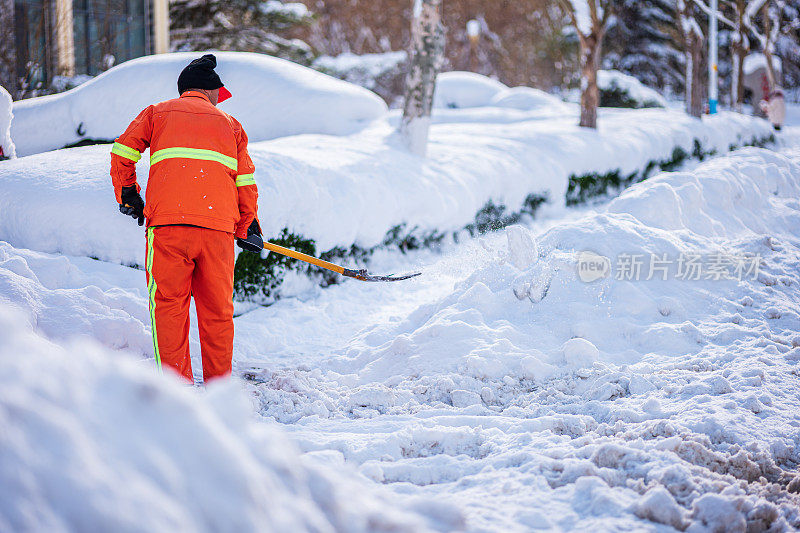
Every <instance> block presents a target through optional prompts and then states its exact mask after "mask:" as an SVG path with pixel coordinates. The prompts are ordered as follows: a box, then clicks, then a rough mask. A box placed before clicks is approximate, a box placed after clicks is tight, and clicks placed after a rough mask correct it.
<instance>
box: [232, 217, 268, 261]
mask: <svg viewBox="0 0 800 533" xmlns="http://www.w3.org/2000/svg"><path fill="white" fill-rule="evenodd" d="M236 244H238V245H239V248H241V249H242V250H244V251H245V252H253V253H254V254H261V250H263V249H264V239H262V238H261V226H260V225H259V223H258V220H256V219H253V223H252V224H250V227H249V228H247V238H246V239H240V238H238V237H237V238H236Z"/></svg>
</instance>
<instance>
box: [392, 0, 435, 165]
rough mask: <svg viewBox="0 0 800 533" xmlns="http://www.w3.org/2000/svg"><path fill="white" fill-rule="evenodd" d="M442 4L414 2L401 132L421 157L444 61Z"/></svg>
mask: <svg viewBox="0 0 800 533" xmlns="http://www.w3.org/2000/svg"><path fill="white" fill-rule="evenodd" d="M441 3H442V0H415V2H414V11H413V18H412V22H411V46H410V49H409V58H410V61H409V69H408V74H407V75H406V90H405V103H404V105H403V118H402V120H401V121H400V128H399V132H400V138H401V139H402V140H403V142H404V144H405V145H406V146H407V147H408V149H409V150H410V151H411V152H412V153H414V154H417V155H419V156H421V157H424V156H425V154H426V153H427V147H428V130H429V128H430V122H431V108H432V107H433V91H434V89H435V88H436V76H437V74H438V73H439V70H440V69H441V67H442V63H443V59H444V27H443V26H442V23H441V13H440V10H439V8H440V7H441Z"/></svg>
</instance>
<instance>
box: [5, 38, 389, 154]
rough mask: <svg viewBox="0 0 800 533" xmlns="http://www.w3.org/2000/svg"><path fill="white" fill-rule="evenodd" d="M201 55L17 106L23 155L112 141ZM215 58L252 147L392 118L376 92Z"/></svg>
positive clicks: (172, 90)
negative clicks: (269, 140)
mask: <svg viewBox="0 0 800 533" xmlns="http://www.w3.org/2000/svg"><path fill="white" fill-rule="evenodd" d="M198 55H199V53H193V52H186V53H174V54H161V55H156V56H148V57H142V58H139V59H134V60H132V61H128V62H126V63H122V64H121V65H118V66H116V67H114V68H112V69H110V70H108V71H106V72H104V73H103V74H101V75H100V76H97V77H96V78H94V79H93V80H91V81H89V82H86V83H84V84H83V85H80V86H78V87H76V88H75V89H72V90H70V91H67V92H65V93H61V94H55V95H49V96H43V97H39V98H31V99H28V100H21V101H18V102H15V103H14V115H15V117H16V118H15V120H14V123H13V124H12V135H13V138H14V141H15V143H16V145H17V151H18V153H19V154H20V155H30V154H35V153H39V152H44V151H48V150H54V149H58V148H62V147H64V146H67V145H72V144H75V143H79V142H82V141H84V142H85V141H87V140H101V141H112V140H113V139H115V138H116V137H117V136H119V135H120V134H121V133H122V132H123V131H124V130H125V128H126V127H127V126H128V124H129V123H130V121H131V120H133V119H134V118H135V117H136V115H138V114H139V112H140V111H141V110H142V109H144V108H145V107H147V106H148V105H150V104H153V103H156V102H160V101H163V100H168V99H170V98H175V97H176V96H177V89H176V84H177V79H178V75H179V74H180V72H181V70H182V69H183V68H184V67H185V66H186V65H187V64H189V62H190V61H191V60H192V59H195V58H196V57H197V56H198ZM216 56H217V62H218V63H217V65H218V66H217V72H219V75H220V77H221V78H222V81H223V83H225V86H226V87H227V88H228V89H230V91H231V92H232V93H233V98H231V99H230V100H228V101H226V102H224V103H222V104H220V109H222V110H223V111H226V112H228V113H230V114H232V115H233V116H235V117H236V118H238V119H239V120H240V121H241V123H242V125H243V126H244V128H245V130H246V131H247V134H248V136H249V138H250V141H251V142H255V141H260V140H265V139H272V138H275V137H284V136H287V135H295V134H300V133H328V134H333V135H345V134H348V133H353V132H354V131H357V130H358V129H360V128H363V127H364V126H365V125H366V124H367V123H369V122H371V121H372V120H374V119H376V118H378V117H381V116H383V115H384V114H385V112H386V104H385V103H384V102H383V101H382V100H381V99H380V98H379V97H378V96H377V95H375V94H374V93H372V92H370V91H368V90H366V89H364V88H362V87H358V86H356V85H353V84H350V83H346V82H344V81H341V80H337V79H335V78H333V77H331V76H326V75H325V74H322V73H320V72H316V71H314V70H312V69H310V68H306V67H303V66H300V65H297V64H294V63H291V62H289V61H285V60H282V59H277V58H274V57H269V56H266V55H263V54H252V53H245V52H217V53H216Z"/></svg>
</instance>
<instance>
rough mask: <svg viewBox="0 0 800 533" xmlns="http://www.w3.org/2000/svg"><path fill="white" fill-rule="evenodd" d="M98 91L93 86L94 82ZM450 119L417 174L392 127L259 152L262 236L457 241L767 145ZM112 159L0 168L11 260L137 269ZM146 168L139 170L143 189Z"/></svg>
mask: <svg viewBox="0 0 800 533" xmlns="http://www.w3.org/2000/svg"><path fill="white" fill-rule="evenodd" d="M90 83H91V82H90ZM567 109H571V113H570V114H557V115H553V114H552V113H550V110H549V109H544V110H534V111H525V112H523V111H519V110H516V109H505V108H481V109H477V110H475V109H472V110H455V109H450V110H441V111H442V112H443V114H442V116H439V117H434V118H435V122H436V123H435V124H433V126H432V127H431V143H430V147H429V157H428V158H427V159H426V160H424V161H421V160H420V159H418V158H416V157H413V156H412V155H410V154H409V153H408V152H407V151H406V150H404V149H402V148H399V147H396V146H394V145H393V144H392V142H391V139H392V135H393V132H394V130H393V128H392V127H391V124H390V123H378V124H375V125H374V126H373V127H371V128H369V129H368V130H366V131H364V132H361V133H359V134H357V135H353V136H349V137H333V136H322V135H303V136H293V137H284V138H281V139H276V140H272V141H268V142H261V143H251V144H250V154H251V156H252V157H253V160H254V162H255V166H256V173H255V178H256V182H257V183H258V186H259V190H260V198H261V201H260V209H261V212H260V214H259V220H260V221H261V226H262V228H263V229H264V231H265V234H266V235H277V234H279V233H280V231H281V230H282V229H283V228H289V229H290V230H291V231H292V232H294V233H295V234H297V235H302V236H303V237H305V238H308V239H314V240H315V241H316V243H317V249H318V250H321V251H324V250H329V249H331V248H333V247H335V246H342V247H345V248H348V247H349V246H350V245H351V244H353V243H357V244H359V245H360V246H363V247H371V246H374V245H377V244H380V243H381V242H382V241H383V238H384V236H385V235H386V233H387V231H388V230H390V229H391V228H392V227H394V226H397V225H400V224H403V223H406V224H408V227H409V228H411V227H414V226H418V227H419V231H420V232H422V233H425V232H431V231H457V230H460V229H462V228H463V227H464V226H465V225H466V224H469V223H472V222H474V220H475V214H476V213H477V212H478V211H479V210H480V209H481V208H483V207H484V206H485V205H486V202H487V201H488V200H490V199H491V200H493V201H494V202H495V204H502V205H505V206H506V207H507V209H508V210H509V211H516V210H518V209H519V208H520V207H521V206H522V205H523V202H524V201H525V198H526V197H527V196H528V195H529V194H531V193H537V194H541V195H543V196H547V197H548V198H549V201H550V206H551V208H552V209H558V208H559V207H561V206H563V204H564V198H565V195H566V189H567V183H568V178H569V176H570V175H571V174H575V175H583V174H586V173H589V172H606V171H610V170H614V169H619V170H620V172H621V174H623V175H627V174H629V173H631V172H636V171H640V170H641V169H643V168H645V166H647V164H648V163H649V162H650V161H652V160H654V159H655V160H663V159H669V158H670V157H672V152H673V150H674V149H675V147H676V146H680V147H682V149H683V150H685V151H686V152H687V153H691V151H692V150H693V145H694V140H695V139H698V140H699V142H700V143H701V144H702V146H703V147H704V149H706V150H711V149H715V150H717V151H719V152H724V151H726V150H727V149H728V147H729V146H730V145H731V144H742V143H743V142H745V141H749V140H750V139H752V138H753V137H759V138H761V137H764V136H767V135H770V134H771V133H772V129H771V126H770V125H769V123H767V122H766V121H763V120H760V119H756V118H753V117H748V116H744V115H740V114H736V113H726V112H723V113H720V114H718V115H715V116H714V117H704V118H703V120H702V121H698V120H696V119H693V118H691V117H688V116H687V115H686V114H684V113H681V112H679V111H667V110H656V109H651V110H640V111H639V110H637V111H630V110H616V109H613V110H612V109H608V110H603V111H602V115H601V121H600V130H599V131H594V130H590V129H587V128H579V127H578V126H577V119H576V117H577V115H578V110H577V108H576V107H574V106H573V107H570V106H568V105H567ZM108 152H109V147H108V146H88V147H82V148H75V149H69V150H60V151H57V152H51V153H44V154H37V155H34V156H29V157H24V158H18V159H16V160H12V161H6V162H4V163H3V164H2V165H0V184H1V185H0V240H5V241H7V242H9V243H11V244H12V245H14V246H16V247H21V248H30V249H34V250H39V251H43V252H51V253H53V252H58V253H64V254H68V255H73V256H92V257H98V258H100V259H103V260H108V261H113V262H117V263H122V264H139V265H141V264H142V262H143V261H142V255H143V247H142V246H143V245H142V230H141V228H139V227H138V226H136V224H132V223H131V220H130V218H129V217H125V216H122V215H120V213H119V211H118V207H117V204H116V203H115V202H114V197H113V193H112V188H111V179H110V178H109V175H108V172H109V170H108V169H109V158H110V156H109V153H108ZM147 173H148V165H147V157H144V158H143V159H142V161H140V162H139V165H138V175H139V183H140V184H141V185H143V186H146V179H147Z"/></svg>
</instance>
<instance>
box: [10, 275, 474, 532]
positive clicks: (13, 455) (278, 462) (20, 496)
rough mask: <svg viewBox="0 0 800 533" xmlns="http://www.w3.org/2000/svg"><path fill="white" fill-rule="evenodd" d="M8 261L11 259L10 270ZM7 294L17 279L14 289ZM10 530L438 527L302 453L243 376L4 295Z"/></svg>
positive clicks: (426, 509) (424, 507)
mask: <svg viewBox="0 0 800 533" xmlns="http://www.w3.org/2000/svg"><path fill="white" fill-rule="evenodd" d="M2 269H3V268H2V267H0V270H2ZM3 292H5V290H4V291H3ZM0 331H2V332H3V334H2V335H0V364H2V367H3V372H2V373H0V423H2V427H3V428H4V429H3V431H2V432H0V529H2V530H3V531H81V530H83V531H154V532H158V531H276V532H282V531H320V532H323V531H353V532H363V531H407V532H411V531H425V530H428V529H429V525H431V524H432V525H442V524H444V525H446V526H447V527H450V526H453V525H457V521H458V519H459V513H458V511H457V510H453V509H448V508H447V507H446V506H439V507H438V509H439V510H440V511H441V512H443V513H448V512H449V513H450V516H451V519H452V520H455V522H447V521H446V520H442V519H441V518H440V517H432V518H431V524H428V520H427V519H426V518H425V517H423V516H422V515H421V514H419V513H418V512H417V511H415V510H414V509H413V508H412V507H413V506H415V505H416V506H418V507H419V508H420V510H421V512H423V513H431V514H432V511H433V510H435V509H437V507H436V506H431V505H430V504H428V503H427V502H425V503H424V504H423V503H421V502H419V501H417V502H416V503H415V502H413V501H410V500H409V499H408V498H403V501H398V499H397V497H396V496H391V500H390V495H389V494H388V492H387V491H385V490H378V491H376V490H375V487H369V486H368V485H367V484H368V483H369V482H368V481H367V480H365V479H364V478H363V476H361V475H359V474H357V473H356V472H355V471H353V470H351V469H349V468H348V467H346V466H342V465H340V464H339V465H337V464H336V463H335V462H333V463H331V461H330V459H329V458H327V457H326V456H325V455H324V454H318V455H317V456H316V457H315V456H314V455H313V454H306V455H304V456H301V455H300V452H299V451H298V450H297V448H296V446H295V445H294V444H292V443H291V442H290V441H289V440H288V439H287V438H286V436H285V432H284V431H283V430H282V429H281V428H279V427H278V426H277V425H276V424H274V423H264V422H263V421H258V420H257V419H256V418H255V416H254V412H253V404H252V401H251V400H250V399H248V397H247V396H246V395H245V394H244V393H243V391H242V387H241V386H240V385H239V384H238V383H237V381H227V382H223V383H221V384H219V383H218V384H216V385H212V386H210V387H209V388H208V390H207V392H206V393H205V394H201V393H198V392H195V391H194V390H193V389H191V388H187V387H185V386H182V385H179V384H178V382H177V380H174V379H163V378H160V377H159V376H157V375H156V374H154V373H153V372H152V369H151V368H150V367H149V365H148V366H143V365H141V364H140V363H137V362H135V361H134V360H132V359H130V358H129V357H125V356H122V355H121V354H116V353H113V352H110V351H108V350H106V349H102V348H101V347H100V346H98V345H97V344H96V343H95V342H90V341H88V340H84V341H81V342H78V341H72V342H68V343H66V344H64V345H59V344H54V343H52V342H50V341H48V340H45V339H44V338H43V337H41V336H39V335H38V334H37V333H35V332H34V331H33V330H32V329H31V328H30V324H26V323H25V322H24V321H23V320H21V319H20V316H19V314H18V311H17V310H16V309H15V308H14V307H13V306H9V305H7V304H0Z"/></svg>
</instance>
